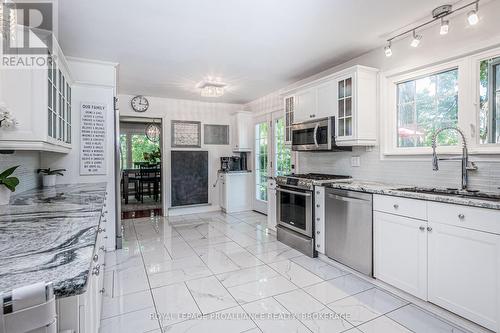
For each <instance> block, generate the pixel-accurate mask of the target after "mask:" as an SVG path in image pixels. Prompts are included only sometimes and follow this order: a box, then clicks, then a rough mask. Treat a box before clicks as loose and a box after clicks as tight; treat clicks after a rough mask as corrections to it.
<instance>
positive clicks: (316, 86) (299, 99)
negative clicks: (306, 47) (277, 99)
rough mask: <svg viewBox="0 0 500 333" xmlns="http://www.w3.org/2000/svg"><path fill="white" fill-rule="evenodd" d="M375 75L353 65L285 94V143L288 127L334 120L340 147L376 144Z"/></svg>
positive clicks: (374, 70) (367, 68)
mask: <svg viewBox="0 0 500 333" xmlns="http://www.w3.org/2000/svg"><path fill="white" fill-rule="evenodd" d="M377 74H378V70H377V69H375V68H370V67H364V66H354V67H351V68H348V69H345V70H343V71H341V72H337V73H334V74H331V75H328V76H326V77H323V78H320V79H318V80H316V81H313V82H310V83H308V84H306V85H304V86H301V87H298V88H294V89H292V90H289V91H287V92H285V94H286V95H285V117H286V125H287V131H285V141H286V142H287V143H289V142H290V140H291V138H290V133H291V132H290V126H291V124H297V123H303V122H308V121H314V120H318V119H321V118H326V117H335V119H336V124H335V127H336V131H335V134H336V141H337V144H338V145H339V146H373V145H375V144H376V143H377V122H376V111H377V95H376V94H377Z"/></svg>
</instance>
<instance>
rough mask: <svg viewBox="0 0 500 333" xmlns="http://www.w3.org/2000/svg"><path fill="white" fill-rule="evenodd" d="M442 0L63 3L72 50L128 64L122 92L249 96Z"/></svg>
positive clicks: (62, 23)
mask: <svg viewBox="0 0 500 333" xmlns="http://www.w3.org/2000/svg"><path fill="white" fill-rule="evenodd" d="M442 2H443V1H438V0H419V1H415V0H141V1H137V0H134V1H132V0H99V1H98V0H85V1H82V0H62V1H59V12H60V15H59V39H60V44H61V46H62V48H63V50H64V52H65V54H66V55H71V56H76V57H84V58H92V59H99V60H107V61H113V62H118V63H120V72H119V91H120V93H125V94H144V95H151V96H160V97H171V98H183V99H196V100H210V101H215V100H213V99H206V98H205V99H204V98H201V97H200V94H199V91H198V90H197V89H196V87H195V86H196V84H197V83H198V82H199V81H201V80H202V79H203V78H204V77H205V76H207V75H213V76H220V77H221V78H222V79H223V81H225V82H227V83H228V84H229V86H228V89H227V90H228V92H227V93H226V94H225V95H224V96H223V97H221V98H218V99H217V100H216V101H218V102H230V103H247V102H249V101H252V100H254V99H256V98H258V97H261V96H263V95H265V94H268V93H270V92H272V91H275V90H277V89H280V88H282V87H284V86H286V85H288V84H290V83H292V82H294V81H297V80H300V79H303V78H305V77H307V76H309V75H311V74H315V73H317V72H319V71H321V70H324V69H326V68H328V67H331V66H333V65H337V64H340V63H342V62H344V61H346V60H348V59H351V58H353V57H355V56H358V55H361V54H363V53H365V52H367V51H369V50H372V49H373V48H375V47H380V46H382V45H384V41H385V37H387V34H388V33H390V32H391V31H394V30H396V29H399V28H401V27H402V26H406V25H407V24H409V23H411V22H413V21H415V20H417V19H420V18H422V17H425V16H428V15H429V13H430V11H431V10H432V9H433V8H434V7H436V6H437V5H439V4H441V3H442ZM444 2H446V1H444Z"/></svg>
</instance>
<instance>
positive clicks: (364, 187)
mask: <svg viewBox="0 0 500 333" xmlns="http://www.w3.org/2000/svg"><path fill="white" fill-rule="evenodd" d="M325 186H326V187H330V188H337V189H342V190H350V191H358V192H366V193H372V194H384V195H392V196H396V197H405V198H410V199H420V200H428V201H438V202H444V203H450V204H456V205H464V206H472V207H481V208H490V209H500V200H484V199H476V198H464V197H460V196H453V195H442V194H441V195H440V194H427V193H415V192H407V191H398V190H397V189H398V188H413V187H417V188H418V186H414V185H401V184H399V185H398V184H387V183H379V182H370V181H357V180H353V181H351V182H339V183H330V184H326V185H325ZM492 194H497V195H498V194H500V193H492Z"/></svg>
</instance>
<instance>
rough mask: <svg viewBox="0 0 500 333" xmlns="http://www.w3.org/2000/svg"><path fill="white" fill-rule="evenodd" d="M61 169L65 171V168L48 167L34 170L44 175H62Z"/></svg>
mask: <svg viewBox="0 0 500 333" xmlns="http://www.w3.org/2000/svg"><path fill="white" fill-rule="evenodd" d="M63 171H66V169H55V170H51V169H50V168H48V169H38V170H37V171H36V172H37V173H43V174H46V175H49V176H50V175H59V176H64V174H63Z"/></svg>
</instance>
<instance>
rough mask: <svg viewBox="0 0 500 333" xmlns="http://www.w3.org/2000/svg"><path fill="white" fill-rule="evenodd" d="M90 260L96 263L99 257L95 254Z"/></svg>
mask: <svg viewBox="0 0 500 333" xmlns="http://www.w3.org/2000/svg"><path fill="white" fill-rule="evenodd" d="M92 260H94V262H97V260H99V256H98V255H97V254H94V257H93V258H92Z"/></svg>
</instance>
